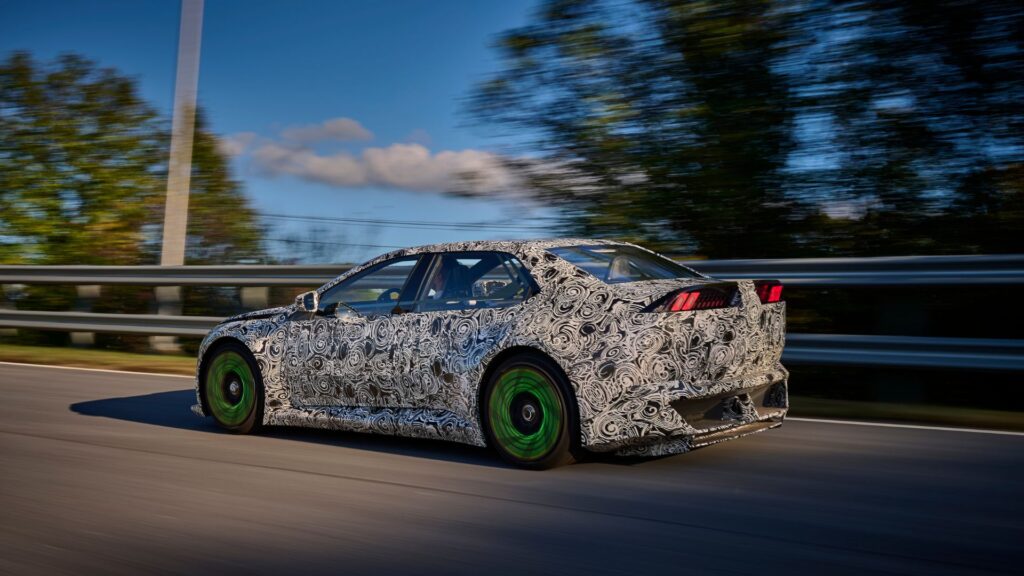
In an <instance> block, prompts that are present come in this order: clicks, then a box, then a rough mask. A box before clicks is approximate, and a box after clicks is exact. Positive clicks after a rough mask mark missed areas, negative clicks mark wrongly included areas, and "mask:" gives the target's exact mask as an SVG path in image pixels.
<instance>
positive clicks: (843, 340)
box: [0, 310, 1024, 370]
mask: <svg viewBox="0 0 1024 576" xmlns="http://www.w3.org/2000/svg"><path fill="white" fill-rule="evenodd" d="M221 320H222V319H221V318H216V317H212V316H160V315H157V314H98V313H88V312H35V311H26V310H0V328H34V329H37V330H58V331H68V332H76V331H82V332H109V333H118V334H145V335H158V334H159V335H170V336H195V337H202V336H205V335H206V333H207V332H209V330H210V328H212V327H213V326H215V325H216V324H217V323H219V322H220V321H221ZM782 359H783V360H784V361H785V362H787V363H791V364H813V365H846V366H904V367H918V368H923V367H931V368H971V369H982V370H1024V340H998V339H978V338H923V337H913V336H857V335H849V334H788V335H787V336H786V348H785V351H784V352H783V356H782Z"/></svg>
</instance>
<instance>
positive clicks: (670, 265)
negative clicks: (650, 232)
mask: <svg viewBox="0 0 1024 576" xmlns="http://www.w3.org/2000/svg"><path fill="white" fill-rule="evenodd" d="M549 251H550V252H551V253H552V254H554V255H556V256H558V257H559V258H562V259H564V260H567V261H569V262H571V263H572V264H574V265H575V266H577V267H578V268H581V269H583V270H584V271H586V272H588V273H590V274H591V275H592V276H595V277H597V278H599V279H601V280H603V281H605V282H607V283H608V284H619V283H622V282H636V281H639V280H665V279H669V278H700V277H701V276H700V274H697V273H696V272H694V271H693V270H690V269H689V268H687V267H686V266H683V265H681V264H677V263H675V262H673V261H671V260H669V259H668V258H664V257H662V256H658V255H657V254H653V253H651V252H647V251H646V250H641V249H639V248H634V247H633V246H624V245H600V246H561V247H559V248H551V249H550V250H549Z"/></svg>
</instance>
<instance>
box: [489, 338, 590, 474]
mask: <svg viewBox="0 0 1024 576" xmlns="http://www.w3.org/2000/svg"><path fill="white" fill-rule="evenodd" d="M489 380H490V381H489V382H488V384H487V388H486V391H485V393H484V398H483V407H482V410H483V414H484V418H483V420H484V427H485V429H486V432H487V439H488V443H489V444H490V445H491V446H493V447H494V448H495V449H496V450H497V451H498V453H499V454H500V455H501V457H502V458H504V459H505V460H506V461H508V462H510V463H512V464H515V465H517V466H521V467H524V468H530V469H536V470H542V469H546V468H553V467H555V466H561V465H563V464H570V463H572V462H573V461H574V457H573V454H572V452H573V451H572V444H573V432H572V431H573V430H576V429H577V427H578V424H577V423H576V418H575V410H573V409H572V408H573V406H572V405H571V404H570V398H571V395H570V394H569V392H568V390H569V387H568V383H567V382H565V378H564V377H563V376H562V375H561V371H560V370H558V368H557V366H554V365H553V363H552V362H551V361H549V360H547V359H546V358H543V357H540V356H534V355H523V356H517V357H514V358H510V359H509V360H507V361H505V362H503V363H502V364H501V366H499V367H498V369H497V370H495V371H494V373H493V374H492V375H491V377H490V379H489Z"/></svg>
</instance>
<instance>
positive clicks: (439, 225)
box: [260, 212, 549, 231]
mask: <svg viewBox="0 0 1024 576" xmlns="http://www.w3.org/2000/svg"><path fill="white" fill-rule="evenodd" d="M260 214H261V215H262V216H263V217H264V218H267V219H270V220H293V221H303V222H329V223H332V224H354V225H357V226H389V227H393V228H419V229H426V230H452V229H454V230H514V231H547V230H549V228H548V227H547V226H531V225H526V224H500V223H494V224H491V223H487V222H440V221H428V220H389V219H384V218H340V217H330V216H300V215H292V214H270V213H267V212H262V213H260Z"/></svg>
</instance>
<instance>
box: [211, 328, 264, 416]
mask: <svg viewBox="0 0 1024 576" xmlns="http://www.w3.org/2000/svg"><path fill="white" fill-rule="evenodd" d="M200 377H201V381H200V386H201V388H200V390H201V391H202V394H203V405H204V408H205V409H206V413H207V414H209V415H210V416H212V417H213V419H214V420H215V421H216V422H217V424H218V425H219V426H220V427H221V428H224V429H225V430H229V431H231V432H234V433H236V434H252V433H255V432H258V431H259V429H260V428H261V427H262V425H263V406H264V405H263V399H264V396H263V377H262V375H261V374H260V369H259V366H258V365H257V364H256V359H255V358H253V356H252V353H251V352H250V351H249V349H248V348H246V347H245V346H243V345H242V344H241V343H240V342H236V341H228V342H225V343H223V344H220V345H218V346H216V347H215V348H214V349H212V350H210V351H208V352H207V353H206V356H205V358H204V359H203V370H202V373H201V374H200ZM233 384H238V385H239V386H240V391H239V392H238V393H237V394H236V393H234V392H233V390H234V388H233Z"/></svg>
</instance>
